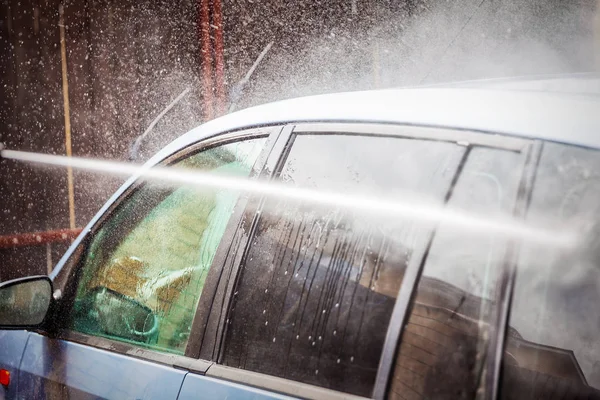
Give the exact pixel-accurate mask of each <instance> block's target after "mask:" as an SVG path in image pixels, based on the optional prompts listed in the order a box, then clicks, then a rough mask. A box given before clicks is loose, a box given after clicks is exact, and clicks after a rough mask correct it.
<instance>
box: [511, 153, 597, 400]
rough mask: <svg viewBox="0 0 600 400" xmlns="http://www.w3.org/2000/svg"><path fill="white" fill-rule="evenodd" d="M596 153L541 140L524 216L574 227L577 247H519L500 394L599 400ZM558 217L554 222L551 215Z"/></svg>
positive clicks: (537, 221) (566, 228)
mask: <svg viewBox="0 0 600 400" xmlns="http://www.w3.org/2000/svg"><path fill="white" fill-rule="evenodd" d="M599 198H600V153H599V152H598V151H595V150H588V149H583V148H577V147H573V146H565V145H560V144H555V143H546V144H544V148H543V151H542V154H541V158H540V162H539V168H538V171H537V176H536V181H535V185H534V188H533V193H532V198H531V204H530V207H529V211H528V215H527V219H528V221H530V222H531V223H534V224H541V225H547V226H548V227H549V228H550V229H552V230H553V231H556V232H564V231H570V230H573V229H576V231H577V232H579V233H581V234H582V238H581V239H582V240H583V243H582V244H581V248H580V249H578V250H576V251H574V252H566V251H563V250H561V249H557V248H548V247H546V248H543V249H539V248H528V249H524V251H522V253H521V257H520V260H519V264H518V270H517V276H516V282H515V288H514V295H513V301H512V308H511V315H510V321H509V325H510V329H509V332H508V337H507V340H506V348H505V353H504V355H505V357H504V374H503V379H502V381H501V382H502V387H501V397H502V398H504V399H526V398H533V397H536V398H564V399H572V398H578V399H579V398H588V399H592V398H593V399H598V398H600V340H599V339H598V332H600V313H598V305H599V304H600V268H599V265H600V264H599V262H598V261H599V258H598V257H599V254H600V253H599V252H598V249H599V246H598V244H599V242H598V233H599V230H598V227H599V225H598V216H599V215H600V203H599V202H598V199H599ZM555 219H556V220H557V221H553V220H555Z"/></svg>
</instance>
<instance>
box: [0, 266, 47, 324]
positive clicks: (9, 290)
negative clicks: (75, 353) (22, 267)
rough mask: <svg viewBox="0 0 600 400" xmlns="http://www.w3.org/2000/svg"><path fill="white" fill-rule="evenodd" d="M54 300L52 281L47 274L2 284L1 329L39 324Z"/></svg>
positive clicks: (0, 288)
mask: <svg viewBox="0 0 600 400" xmlns="http://www.w3.org/2000/svg"><path fill="white" fill-rule="evenodd" d="M51 300H52V281H51V280H50V278H48V277H47V276H30V277H27V278H19V279H14V280H12V281H7V282H3V283H2V284H0V329H25V328H35V327H37V326H39V325H40V324H41V323H42V322H43V321H44V318H45V317H46V313H47V312H48V308H49V307H50V302H51Z"/></svg>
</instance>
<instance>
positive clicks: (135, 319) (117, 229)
mask: <svg viewBox="0 0 600 400" xmlns="http://www.w3.org/2000/svg"><path fill="white" fill-rule="evenodd" d="M263 144H264V140H263V139H254V140H248V141H244V142H239V143H230V144H226V145H222V146H218V147H213V148H211V149H208V150H206V151H203V152H200V153H198V154H195V155H193V156H191V157H189V158H186V159H184V160H182V161H180V162H178V163H177V164H176V166H177V167H180V168H188V169H192V170H202V171H210V172H214V173H223V174H228V175H239V176H248V175H249V174H250V171H251V169H252V166H253V164H254V162H255V161H256V158H257V156H258V154H259V152H260V151H261V150H262V146H263ZM238 196H239V192H238V191H235V190H225V189H222V190H221V189H211V188H199V187H192V186H179V187H175V188H173V187H169V186H165V185H164V184H154V183H151V182H149V183H147V184H145V185H143V186H142V187H141V188H140V189H139V190H137V191H136V192H134V193H133V194H132V195H131V197H129V198H128V199H125V200H124V201H123V202H122V203H121V204H120V205H119V208H118V209H117V210H116V211H115V212H114V213H113V214H112V215H111V216H110V217H109V218H108V219H107V220H106V221H105V222H104V224H103V226H102V228H101V229H100V230H99V231H98V232H97V233H96V235H95V236H94V237H93V238H92V240H91V244H90V246H89V249H88V251H87V253H86V254H85V255H84V258H83V265H82V270H81V279H80V281H79V282H78V290H77V294H76V297H75V301H74V306H73V311H72V315H71V321H70V328H71V329H73V330H74V331H78V332H82V333H85V334H89V335H93V336H100V337H105V338H109V339H113V340H118V341H123V342H127V343H131V344H134V345H138V346H143V347H148V348H152V349H157V350H162V351H166V352H171V353H178V354H183V353H184V351H185V348H186V345H187V342H188V338H189V335H190V328H191V324H192V320H193V317H194V314H195V311H196V307H197V304H198V300H199V298H200V295H201V293H202V289H203V287H204V281H205V279H206V275H207V273H208V270H209V268H210V267H211V264H212V260H213V257H214V255H215V252H216V249H217V247H218V245H219V242H220V241H221V237H222V236H223V233H224V230H225V227H226V226H227V223H228V221H229V218H230V216H231V213H232V210H233V208H234V206H235V204H236V201H237V198H238Z"/></svg>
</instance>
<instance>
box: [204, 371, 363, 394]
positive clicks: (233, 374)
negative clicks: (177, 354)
mask: <svg viewBox="0 0 600 400" xmlns="http://www.w3.org/2000/svg"><path fill="white" fill-rule="evenodd" d="M206 376H208V377H212V378H217V379H224V380H227V381H231V382H236V383H241V384H244V385H248V386H254V387H256V388H259V389H264V390H269V391H272V392H276V393H282V394H286V395H289V396H294V397H300V398H304V399H311V400H342V399H343V400H365V399H367V398H366V397H361V396H356V395H353V394H347V393H342V392H338V391H336V390H331V389H326V388H322V387H320V386H315V385H311V384H308V383H302V382H298V381H294V380H289V379H285V378H279V377H276V376H271V375H266V374H261V373H259V372H253V371H248V370H245V369H239V368H233V367H226V366H224V365H219V364H214V365H212V366H210V367H209V368H208V371H207V372H206Z"/></svg>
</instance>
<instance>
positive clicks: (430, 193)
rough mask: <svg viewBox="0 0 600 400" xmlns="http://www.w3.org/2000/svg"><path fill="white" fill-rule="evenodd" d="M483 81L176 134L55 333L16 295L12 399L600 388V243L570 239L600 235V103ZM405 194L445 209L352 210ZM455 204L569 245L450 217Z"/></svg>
mask: <svg viewBox="0 0 600 400" xmlns="http://www.w3.org/2000/svg"><path fill="white" fill-rule="evenodd" d="M467 86H468V85H463V86H458V87H450V88H440V87H436V88H414V89H401V90H400V89H399V90H381V91H371V92H352V93H343V94H333V95H323V96H314V97H306V98H300V99H293V100H286V101H282V102H277V103H273V104H269V105H264V106H259V107H255V108H251V109H246V110H242V111H240V112H237V113H234V114H231V115H227V116H224V117H221V118H218V119H216V120H213V121H210V122H207V123H205V124H203V125H202V126H200V127H198V128H197V129H194V130H192V131H191V132H189V133H187V134H185V135H183V136H182V137H180V138H179V139H177V140H175V141H174V142H173V143H171V144H170V145H168V146H167V147H165V148H164V149H163V150H162V151H161V152H159V153H158V154H157V155H155V156H154V157H153V158H152V159H151V160H150V161H148V162H147V163H146V165H145V166H144V168H142V169H141V170H140V171H139V172H137V173H136V175H134V176H133V177H131V178H130V179H129V180H128V181H127V182H126V183H125V184H124V185H123V186H122V187H121V188H120V189H119V190H118V191H117V192H116V193H115V194H114V195H113V197H112V198H111V199H110V200H109V201H108V202H107V203H106V204H105V205H104V207H103V208H102V209H101V210H100V211H99V212H98V214H97V215H96V216H95V217H94V219H93V220H92V221H91V222H90V223H89V224H88V225H87V227H86V228H85V229H84V231H83V232H82V234H81V235H80V236H79V237H78V238H77V239H76V240H75V241H74V242H73V244H72V246H71V247H70V248H69V250H68V251H67V253H66V254H65V255H64V257H63V258H62V259H61V260H60V262H59V263H58V265H57V266H56V268H55V269H54V272H53V273H52V274H51V275H50V280H51V282H52V287H53V300H52V301H51V302H50V303H51V304H50V308H49V310H48V314H47V315H46V316H45V318H44V321H43V322H39V321H38V322H37V323H34V322H35V321H34V322H31V321H29V322H27V323H25V322H23V323H22V324H21V325H23V327H25V328H26V329H22V328H21V329H19V328H18V326H16V325H18V324H12V325H14V326H6V325H7V323H6V321H7V318H9V317H6V316H5V314H6V313H8V311H6V310H7V304H13V303H11V301H12V302H14V301H16V300H15V299H16V298H18V297H19V296H20V295H19V296H17V295H11V296H12V297H11V296H9V295H4V297H2V293H5V292H2V291H5V290H6V288H9V289H10V287H13V288H18V287H21V286H19V285H22V282H14V281H13V282H9V283H5V284H4V286H3V289H2V291H0V304H2V301H4V304H3V306H4V309H3V308H1V307H0V322H2V321H4V322H3V324H4V325H5V328H6V329H4V330H0V342H1V343H3V345H2V347H1V349H0V369H4V370H7V371H9V372H10V374H11V377H12V381H11V383H10V384H9V385H7V386H5V387H3V388H0V395H3V396H4V397H5V398H28V399H29V398H55V396H59V397H68V398H144V399H146V398H157V399H195V398H206V399H213V398H288V397H302V398H365V397H366V398H370V397H372V398H385V397H389V398H473V397H476V396H480V397H484V398H497V397H502V398H532V397H534V396H539V397H542V398H548V397H550V396H551V395H556V394H558V393H561V394H564V395H566V398H571V397H569V396H572V397H573V398H575V397H576V396H584V395H585V396H589V398H598V397H599V396H600V391H599V390H598V389H599V388H600V362H599V361H598V360H600V358H599V356H600V348H599V345H598V342H600V341H599V340H597V339H598V336H597V333H596V330H597V327H598V326H600V325H599V324H598V323H599V322H600V320H599V319H598V316H597V315H594V314H597V313H595V308H594V307H595V306H594V305H595V304H598V303H597V300H598V293H599V292H600V291H598V287H599V285H600V280H599V279H598V277H599V276H600V275H598V271H597V268H594V267H595V264H594V262H593V261H594V258H593V254H594V253H593V252H591V251H587V250H586V251H585V252H584V251H579V252H574V253H575V256H573V255H572V254H569V253H568V252H565V251H563V250H564V249H561V248H559V247H558V245H557V244H556V243H555V242H552V236H553V234H554V233H555V234H556V236H557V237H558V236H560V234H561V233H564V231H566V230H569V229H574V227H576V228H579V229H580V231H578V233H582V232H583V233H585V232H592V233H593V230H589V229H591V228H590V223H591V222H594V221H593V220H594V215H596V213H595V211H596V208H595V207H596V206H595V205H594V204H595V201H594V199H596V198H597V195H598V193H600V192H599V191H598V189H600V188H598V187H597V183H598V182H600V179H599V178H600V172H599V171H600V168H599V167H600V165H599V164H600V153H598V149H600V112H599V111H600V99H599V98H598V97H596V96H592V95H585V96H581V95H573V94H565V93H561V94H559V93H555V92H539V91H531V90H514V88H511V90H508V89H499V88H497V87H495V88H493V89H490V88H487V87H485V85H481V87H478V88H477V87H476V88H473V87H467ZM157 165H175V166H176V167H177V168H179V169H178V171H180V172H181V174H185V173H193V172H194V171H200V172H202V171H204V172H206V171H208V172H211V173H218V174H225V175H226V176H228V177H231V176H234V177H237V178H240V179H241V180H248V179H249V181H251V182H252V181H253V182H263V184H262V186H260V185H259V186H258V189H256V190H249V191H248V190H246V187H231V186H229V187H225V186H223V187H202V186H199V187H198V186H186V185H180V184H173V183H171V184H170V183H169V182H168V180H167V182H166V183H165V182H164V181H163V182H162V183H154V182H153V181H151V180H147V176H148V175H145V174H146V173H148V171H150V170H151V169H152V168H154V167H155V166H157ZM182 168H183V170H182ZM182 171H183V172H182ZM271 181H277V182H279V183H280V185H279V186H277V188H278V190H279V192H277V193H279V194H280V195H277V193H275V194H273V193H272V192H270V193H271V195H267V194H265V193H266V192H261V188H266V187H270V186H269V185H268V184H264V182H271ZM236 182H237V181H236ZM298 188H299V189H301V190H305V191H304V192H298V191H296V189H298ZM306 191H308V192H306ZM297 192H298V193H301V194H303V195H302V196H300V195H298V196H297V197H294V196H293V195H292V194H293V193H297ZM306 193H309V194H310V193H312V195H314V197H315V199H317V200H319V199H320V200H319V201H320V202H319V201H317V203H318V204H316V205H315V204H311V202H310V198H309V197H310V196H304V194H306ZM340 193H341V194H342V196H341V197H342V198H343V197H346V198H348V199H350V200H349V201H347V202H346V203H347V205H348V207H346V208H344V207H342V206H339V207H337V206H336V205H335V204H336V201H341V200H343V199H342V198H340V196H339V194H340ZM336 194H337V197H335V196H336ZM405 194H411V195H417V197H415V198H411V200H410V201H411V202H412V203H407V204H408V205H409V206H410V205H411V204H412V206H414V210H424V211H423V212H422V213H421V214H423V215H421V216H418V215H415V216H413V218H396V216H395V215H392V214H386V212H383V213H382V212H381V210H379V211H378V210H371V211H372V212H371V211H369V210H366V211H367V212H366V213H365V207H362V206H361V205H360V204H359V205H358V206H356V207H355V208H352V207H353V203H352V201H353V200H354V201H355V202H356V201H358V200H361V199H362V200H365V199H366V200H365V201H367V200H368V201H375V203H369V204H381V205H382V206H383V205H385V204H388V205H389V204H390V203H389V202H388V203H384V202H381V203H376V201H377V199H387V198H389V199H392V200H397V201H399V202H400V203H402V201H404V199H405V197H406V196H404V195H405ZM327 196H329V197H327ZM331 196H333V197H331ZM327 199H329V200H331V201H329V200H327ZM357 199H358V200H357ZM373 199H375V200H373ZM423 204H426V205H427V207H431V208H427V207H425V208H421V207H422V205H423ZM361 207H362V208H361ZM392 207H393V206H392ZM445 208H448V209H452V210H460V211H465V210H466V211H469V212H471V211H472V212H474V213H475V214H474V215H479V216H487V217H489V219H490V220H491V221H505V222H506V221H507V219H506V218H509V219H510V221H513V222H514V221H527V223H528V224H529V223H531V224H534V225H535V224H538V225H540V226H544V227H546V228H545V229H546V231H549V232H550V234H549V235H548V236H550V239H548V242H544V240H541V242H542V243H537V244H536V245H532V246H529V245H528V244H527V243H524V244H523V243H522V241H523V242H525V240H524V238H523V237H521V236H517V237H511V236H508V237H507V236H506V235H504V236H503V235H501V234H499V233H498V232H492V231H490V232H487V231H486V230H485V229H483V230H482V229H481V228H478V229H475V231H473V230H472V229H469V226H468V224H467V223H465V226H464V230H465V232H462V230H463V229H461V227H460V224H461V223H462V222H464V221H471V220H470V219H468V218H467V219H465V220H461V219H459V223H456V222H455V223H452V218H449V219H448V220H444V219H442V220H441V221H433V220H432V219H430V218H429V216H428V215H429V213H428V210H430V211H431V213H434V212H435V211H436V210H438V211H439V210H440V209H445ZM392 209H393V208H392ZM378 212H379V213H378ZM415 214H418V213H417V212H416V211H415ZM453 215H454V214H453ZM456 215H459V214H456ZM460 215H462V214H460ZM403 216H404V217H406V215H404V214H403ZM461 221H462V222H461ZM475 225H477V224H475ZM591 225H593V224H591ZM484 226H487V227H488V228H490V229H492V228H493V227H494V226H495V225H494V224H493V223H490V224H488V225H484ZM582 226H584V227H585V229H588V228H589V229H588V230H584V228H582ZM522 227H526V225H525V224H523V226H522ZM523 229H525V228H523ZM492 230H493V229H492ZM519 232H521V233H522V232H524V231H519ZM528 232H529V231H528ZM531 232H533V231H531ZM531 232H529V233H531ZM534 233H535V232H534ZM589 235H591V233H590V234H589ZM534 236H535V235H534ZM533 239H534V240H533V241H535V239H536V238H533ZM538 239H539V238H538ZM587 239H590V241H591V242H593V239H595V237H587ZM538 242H540V240H538ZM551 243H553V244H551ZM589 248H592V249H593V246H590V247H589ZM586 249H588V248H587V247H586ZM582 254H584V255H582ZM590 254H591V255H592V256H589V255H590ZM565 265H568V268H563V269H561V268H560V267H561V266H563V267H564V266H565ZM34 282H35V279H34ZM39 282H46V280H44V279H43V278H39ZM40 285H42V283H40ZM44 285H45V283H44ZM15 290H16V289H15ZM27 293H28V294H27V296H30V295H31V293H30V292H27ZM24 298H28V297H24ZM48 301H49V300H48ZM36 304H37V303H36ZM24 309H25V308H24ZM2 310H4V311H2ZM6 315H8V314H6ZM23 315H28V314H27V312H24V313H23ZM36 315H37V314H36ZM17 317H18V316H17ZM17 317H15V316H14V315H13V316H12V317H10V318H13V319H14V318H17ZM3 318H4V319H3ZM32 321H33V320H32ZM9 328H10V329H9ZM0 397H1V396H0Z"/></svg>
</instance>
